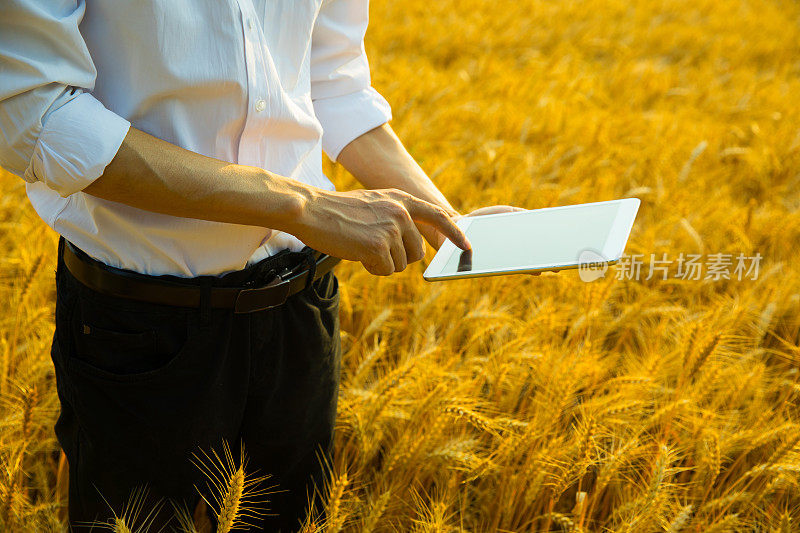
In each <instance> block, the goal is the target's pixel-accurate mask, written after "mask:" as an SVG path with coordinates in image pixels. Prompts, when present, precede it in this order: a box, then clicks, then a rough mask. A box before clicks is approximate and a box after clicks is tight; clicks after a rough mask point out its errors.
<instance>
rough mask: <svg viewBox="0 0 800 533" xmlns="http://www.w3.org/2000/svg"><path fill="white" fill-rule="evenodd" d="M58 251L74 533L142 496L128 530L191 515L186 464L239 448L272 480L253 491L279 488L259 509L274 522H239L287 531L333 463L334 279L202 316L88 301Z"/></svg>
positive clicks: (62, 421) (196, 476)
mask: <svg viewBox="0 0 800 533" xmlns="http://www.w3.org/2000/svg"><path fill="white" fill-rule="evenodd" d="M63 247H64V239H63V237H62V238H61V240H60V241H59V257H58V267H57V271H56V287H57V298H56V312H55V322H56V330H55V335H54V339H53V345H52V358H53V363H54V365H55V371H56V382H57V388H58V396H59V399H60V402H61V414H60V416H59V418H58V421H57V423H56V426H55V431H56V436H57V438H58V441H59V443H60V444H61V446H62V448H63V449H64V451H65V453H66V456H67V459H68V460H69V518H70V524H71V526H72V528H73V530H75V531H83V530H86V531H88V530H89V528H88V527H86V528H85V529H84V526H85V524H87V523H89V522H91V521H98V520H99V521H101V522H107V521H108V520H109V519H110V518H111V517H113V516H114V513H116V515H117V516H121V515H122V513H123V512H124V511H125V510H126V507H125V506H126V502H129V501H130V498H131V495H132V493H133V491H134V490H136V489H137V488H141V487H146V489H147V494H148V499H147V500H146V501H145V503H144V509H143V510H142V512H141V513H140V520H141V519H142V518H143V517H144V516H145V515H146V514H147V513H148V512H149V511H150V509H151V508H153V506H154V505H156V500H157V499H162V500H161V501H162V503H164V505H163V506H162V508H161V509H162V511H161V512H160V513H159V515H158V516H157V517H156V520H155V521H154V522H153V524H152V527H151V528H149V529H150V530H152V531H158V530H159V528H160V527H162V526H164V525H165V524H167V521H168V520H172V519H171V518H170V517H171V516H172V515H173V512H172V511H173V509H172V506H171V505H170V503H169V502H170V501H171V502H173V503H176V504H178V505H181V506H184V507H185V508H187V509H188V510H189V511H190V512H191V511H193V509H194V506H195V505H196V504H197V502H198V497H199V491H200V490H202V491H204V493H207V492H208V484H207V478H206V477H205V476H204V475H203V473H202V472H201V471H200V469H198V468H197V466H196V465H194V464H193V462H192V456H193V455H195V454H198V455H200V456H201V457H202V455H203V453H202V452H206V453H208V454H209V455H211V456H212V457H213V451H216V452H217V454H218V455H219V456H220V457H223V451H222V449H223V448H222V446H223V442H225V443H228V444H229V445H230V448H231V451H232V452H233V457H234V459H236V460H238V459H239V457H238V451H239V449H240V445H241V444H243V445H244V451H245V453H246V455H247V457H248V463H247V468H246V472H251V473H252V474H254V475H269V476H270V477H269V478H268V479H267V480H266V481H265V482H263V484H262V485H263V486H261V487H260V488H264V487H269V486H275V485H277V486H276V487H274V488H273V490H277V491H278V492H274V493H273V494H270V495H268V496H267V497H266V499H267V500H268V503H267V504H266V505H265V506H261V509H266V510H267V512H268V513H271V514H273V516H268V517H266V518H264V519H261V520H254V519H250V520H249V522H251V523H254V524H257V527H253V528H251V529H250V530H251V531H284V532H285V531H295V530H297V529H298V525H299V521H300V520H301V519H302V518H303V517H304V516H305V514H306V511H307V503H308V499H309V496H310V494H311V491H312V490H313V486H314V484H316V485H317V486H318V488H319V489H322V487H323V480H324V479H325V469H324V467H323V466H322V462H323V461H321V459H324V460H327V461H330V459H331V453H332V438H333V428H334V421H335V416H336V400H337V396H338V387H339V372H340V359H341V348H340V343H339V319H338V303H339V293H338V282H337V280H336V277H335V276H334V275H333V273H328V274H326V275H325V276H324V277H322V278H320V279H319V280H317V281H316V282H314V283H313V284H310V285H309V286H308V287H306V289H305V290H303V291H301V292H299V293H297V294H295V295H293V296H291V297H289V299H288V300H287V301H286V303H285V304H283V305H281V306H279V307H276V308H272V309H267V310H263V311H257V312H253V313H247V314H234V313H233V310H232V309H210V310H208V309H206V310H205V311H208V313H207V314H204V313H203V311H204V310H203V309H200V308H185V307H175V306H165V305H159V304H152V303H147V302H137V301H134V300H130V299H122V298H116V297H111V296H108V295H104V294H101V293H98V292H95V291H93V290H91V289H89V288H88V287H86V286H84V285H83V284H81V283H79V282H78V281H77V280H75V279H74V278H73V277H72V275H71V274H70V272H69V271H68V270H67V269H66V267H65V266H64V262H63V257H62V253H63ZM300 261H302V254H301V253H299V252H289V251H288V250H287V251H284V252H281V253H279V254H276V255H275V256H272V257H270V258H267V259H265V260H264V261H262V262H260V263H258V264H255V265H251V266H250V267H248V268H246V269H244V270H241V271H237V272H231V273H228V274H226V275H224V276H221V277H214V276H200V277H197V278H188V279H187V278H177V277H174V276H164V278H167V279H170V280H172V281H178V280H180V281H182V282H185V283H190V284H198V285H201V286H202V285H203V284H206V285H208V284H213V285H224V286H243V285H245V284H247V283H252V282H254V283H258V282H259V281H261V279H260V278H263V277H264V276H265V275H266V272H268V271H269V270H270V268H271V267H273V266H281V267H283V266H286V265H292V264H297V263H299V262H300ZM106 268H111V267H106ZM111 270H115V269H111ZM125 272H128V273H129V275H135V276H142V277H150V276H144V275H142V274H137V273H131V272H129V271H125ZM151 278H152V277H151ZM237 466H238V465H237ZM255 488H259V487H255ZM112 511H113V512H112ZM211 514H213V513H211ZM274 514H277V516H274ZM168 524H169V525H170V526H171V525H175V524H176V522H174V521H169V522H168ZM130 525H131V524H129V526H130ZM134 525H137V524H134ZM131 529H133V528H131ZM164 530H165V531H167V530H169V527H167V528H165V529H164Z"/></svg>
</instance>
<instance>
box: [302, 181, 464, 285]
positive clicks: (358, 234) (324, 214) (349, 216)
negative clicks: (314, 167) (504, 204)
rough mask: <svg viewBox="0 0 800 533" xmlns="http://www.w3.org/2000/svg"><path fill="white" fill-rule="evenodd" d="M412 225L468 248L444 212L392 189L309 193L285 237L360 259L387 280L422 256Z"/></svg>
mask: <svg viewBox="0 0 800 533" xmlns="http://www.w3.org/2000/svg"><path fill="white" fill-rule="evenodd" d="M415 223H416V224H424V225H425V226H427V227H430V228H433V229H435V231H437V232H438V233H439V234H441V235H444V236H446V237H447V238H449V239H450V240H452V241H453V243H454V244H455V245H456V246H458V247H460V248H462V249H464V250H468V249H469V248H470V244H469V241H468V240H467V237H466V235H464V232H463V231H462V230H461V228H459V227H458V226H456V224H455V222H454V221H453V219H452V218H451V216H450V214H449V213H448V212H447V211H445V210H444V209H443V208H442V207H440V206H437V205H434V204H432V203H429V202H426V201H425V200H420V199H419V198H416V197H414V196H412V195H410V194H408V193H406V192H403V191H400V190H397V189H379V190H364V189H359V190H355V191H347V192H336V191H324V190H320V189H315V190H312V192H311V195H310V197H309V198H308V199H307V200H306V202H305V207H304V208H303V210H302V214H301V216H300V217H298V219H297V221H296V224H294V226H295V227H292V228H290V233H292V234H293V235H295V236H296V237H298V238H299V239H301V240H302V241H303V242H304V243H305V244H307V245H308V246H311V247H312V248H314V249H316V250H319V251H321V252H325V253H327V254H329V255H333V256H336V257H340V258H342V259H348V260H350V261H360V262H361V263H362V264H363V265H364V268H366V269H367V270H368V271H369V272H370V273H372V274H376V275H379V276H388V275H389V274H392V273H394V272H401V271H403V270H405V268H406V266H407V265H408V264H409V263H413V262H414V261H419V260H420V259H422V258H423V257H424V256H425V244H424V242H423V240H422V236H421V235H420V232H419V230H418V229H417V226H416V225H415ZM442 240H444V237H442Z"/></svg>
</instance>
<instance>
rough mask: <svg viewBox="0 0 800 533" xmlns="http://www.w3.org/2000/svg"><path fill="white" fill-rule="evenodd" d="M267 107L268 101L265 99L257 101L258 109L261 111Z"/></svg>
mask: <svg viewBox="0 0 800 533" xmlns="http://www.w3.org/2000/svg"><path fill="white" fill-rule="evenodd" d="M266 108H267V103H266V102H265V101H264V100H259V101H258V102H256V111H258V112H259V113H261V112H262V111H264V110H265V109H266Z"/></svg>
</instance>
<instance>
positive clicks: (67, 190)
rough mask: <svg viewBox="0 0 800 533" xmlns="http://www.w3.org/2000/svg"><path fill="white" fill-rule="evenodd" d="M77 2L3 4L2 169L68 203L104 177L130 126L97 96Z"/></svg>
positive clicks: (0, 65) (49, 0) (81, 8)
mask: <svg viewBox="0 0 800 533" xmlns="http://www.w3.org/2000/svg"><path fill="white" fill-rule="evenodd" d="M84 10H85V4H84V2H83V1H82V0H81V1H76V0H64V1H60V2H59V1H53V0H28V1H26V0H4V1H3V9H2V11H3V14H2V16H0V166H2V167H3V168H5V169H6V170H9V171H10V172H13V173H14V174H17V175H18V176H20V177H22V178H23V179H24V180H25V181H27V182H36V181H41V182H43V183H45V184H46V185H47V186H48V187H50V188H52V189H53V190H55V191H57V192H58V193H59V195H61V196H63V197H66V196H69V195H70V194H72V193H74V192H76V191H80V190H82V189H83V188H85V187H86V186H88V185H89V184H90V183H91V182H93V181H94V180H96V179H97V178H98V177H100V176H101V175H102V173H103V171H104V169H105V167H106V166H107V165H108V164H109V163H110V162H111V160H112V159H113V158H114V156H115V155H116V153H117V151H118V150H119V147H120V145H121V144H122V141H123V139H124V138H125V135H126V134H127V132H128V129H129V128H130V123H129V122H128V121H127V120H125V119H123V118H122V117H120V116H119V115H117V114H116V113H113V112H112V111H110V110H108V109H107V108H106V107H105V106H104V105H103V104H102V103H101V102H100V101H98V100H97V99H96V98H95V97H94V96H92V94H91V91H92V89H93V88H94V82H95V77H96V70H95V67H94V64H93V63H92V59H91V56H90V54H89V51H88V49H87V48H86V43H85V42H84V41H83V38H82V36H81V34H80V31H79V29H78V25H79V24H80V21H81V19H82V18H83V14H84Z"/></svg>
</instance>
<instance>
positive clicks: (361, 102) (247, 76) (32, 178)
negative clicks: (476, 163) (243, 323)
mask: <svg viewBox="0 0 800 533" xmlns="http://www.w3.org/2000/svg"><path fill="white" fill-rule="evenodd" d="M368 3H369V0H134V1H126V2H122V1H119V0H88V2H84V1H83V0H77V1H76V0H2V3H0V165H2V166H3V167H4V168H6V169H7V170H9V171H11V172H13V173H15V174H17V175H19V176H21V177H22V178H23V179H24V180H25V181H26V182H27V183H26V189H27V194H28V198H29V199H30V202H31V204H32V205H33V207H34V209H35V210H36V211H37V213H38V214H39V215H40V216H41V217H42V219H43V220H44V221H45V222H47V224H48V225H50V226H51V227H52V228H53V229H54V230H55V231H56V232H58V233H60V234H61V235H63V236H64V237H66V238H67V239H68V240H70V241H71V242H73V243H74V244H75V245H77V246H78V247H79V248H81V249H82V250H84V251H85V252H87V253H88V254H89V255H91V256H93V257H95V258H97V259H99V260H100V261H103V262H104V263H106V264H109V265H112V266H116V267H121V268H126V269H130V270H135V271H138V272H143V273H145V274H151V275H159V274H174V275H178V276H197V275H201V274H214V275H219V274H223V273H225V272H228V271H231V270H239V269H241V268H244V267H245V266H246V264H247V263H248V262H254V261H257V260H259V259H261V258H263V257H266V256H268V255H271V254H273V253H275V252H277V251H279V250H281V249H283V248H290V249H292V250H299V249H300V248H302V247H303V244H302V243H301V242H300V241H299V240H298V239H296V238H295V237H293V236H291V235H288V234H286V233H281V232H278V231H276V230H270V229H266V228H259V227H254V226H243V225H238V224H226V223H220V222H209V221H204V220H195V219H187V218H180V217H173V216H169V215H163V214H158V213H153V212H149V211H145V210H141V209H136V208H133V207H129V206H126V205H124V204H120V203H116V202H110V201H107V200H102V199H100V198H97V197H94V196H91V195H88V194H86V193H84V192H81V190H82V189H83V188H84V187H86V186H87V185H88V184H89V183H91V182H92V181H93V180H95V179H97V178H98V177H99V176H100V175H102V173H103V170H104V168H105V167H106V165H108V163H109V162H110V161H111V160H112V159H113V157H114V155H115V154H116V153H117V150H118V149H119V146H120V144H121V143H122V140H123V138H124V137H125V134H126V133H127V131H128V128H129V127H130V126H131V125H133V126H134V127H136V128H138V129H141V130H143V131H145V132H147V133H149V134H151V135H154V136H156V137H158V138H161V139H164V140H166V141H169V142H171V143H174V144H176V145H178V146H181V147H183V148H186V149H188V150H192V151H194V152H198V153H201V154H204V155H207V156H211V157H216V158H219V159H222V160H225V161H229V162H233V163H241V164H245V165H252V166H258V167H261V168H264V169H267V170H270V171H272V172H275V173H277V174H280V175H284V176H289V177H292V178H294V179H297V180H299V181H302V182H304V183H307V184H310V185H314V186H317V187H322V188H327V189H333V184H332V183H331V182H330V180H328V179H327V178H326V177H325V176H324V175H323V173H322V150H323V149H324V150H325V152H326V153H327V154H328V156H329V157H331V158H332V159H335V158H336V157H337V156H338V154H339V151H340V150H341V149H342V148H343V147H344V146H345V145H346V144H348V143H349V142H350V141H351V140H353V139H355V138H356V137H358V136H359V135H361V134H363V133H365V132H367V131H369V130H370V129H372V128H375V127H377V126H380V125H381V124H383V123H385V122H387V121H388V120H389V119H390V118H391V112H390V108H389V105H388V104H387V103H386V101H385V100H384V99H383V98H382V97H381V96H380V95H379V94H378V93H377V92H376V91H375V90H374V89H372V87H371V86H370V75H369V66H368V63H367V57H366V54H365V52H364V34H365V32H366V29H367V22H368V11H369V6H368ZM131 179H135V176H133V177H131Z"/></svg>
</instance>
